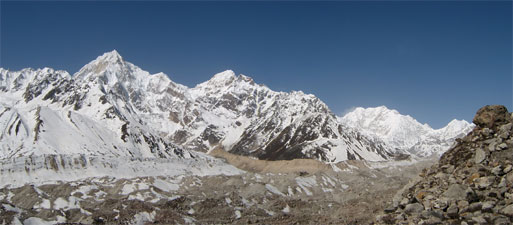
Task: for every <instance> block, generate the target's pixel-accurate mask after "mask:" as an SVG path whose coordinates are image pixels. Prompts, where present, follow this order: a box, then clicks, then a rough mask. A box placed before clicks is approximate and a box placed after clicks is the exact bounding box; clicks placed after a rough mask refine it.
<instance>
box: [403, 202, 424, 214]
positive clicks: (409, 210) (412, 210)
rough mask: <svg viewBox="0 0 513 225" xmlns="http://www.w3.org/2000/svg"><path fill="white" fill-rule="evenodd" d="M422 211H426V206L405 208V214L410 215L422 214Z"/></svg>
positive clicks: (409, 205) (417, 205)
mask: <svg viewBox="0 0 513 225" xmlns="http://www.w3.org/2000/svg"><path fill="white" fill-rule="evenodd" d="M422 210H424V206H422V205H421V204H420V203H413V204H408V205H406V207H405V208H404V212H405V213H407V214H410V215H411V214H413V213H421V212H422Z"/></svg>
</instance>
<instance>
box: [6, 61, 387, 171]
mask: <svg viewBox="0 0 513 225" xmlns="http://www.w3.org/2000/svg"><path fill="white" fill-rule="evenodd" d="M0 76H1V81H0V90H1V96H0V98H1V102H2V105H1V106H0V107H2V108H1V111H2V113H1V114H0V121H1V123H0V125H1V126H2V131H3V133H2V136H1V137H0V138H1V139H2V151H1V152H0V157H1V158H11V157H15V156H23V155H31V154H36V155H37V154H91V155H114V156H128V157H142V158H145V157H164V158H169V157H175V156H178V157H182V156H183V157H189V156H192V155H193V154H192V153H190V152H189V151H187V150H195V151H201V152H206V151H209V150H210V149H212V148H213V147H215V146H217V145H222V146H223V147H224V148H225V149H227V150H228V151H230V152H232V153H235V154H240V155H247V156H253V157H258V158H260V159H269V160H277V159H293V158H314V159H318V160H322V161H329V162H338V161H343V160H347V159H362V160H373V161H376V160H386V159H390V158H391V157H392V153H391V152H390V151H389V150H388V149H387V148H386V147H385V146H384V145H382V143H380V142H378V141H370V140H368V139H367V138H366V137H364V136H362V135H360V134H359V133H358V132H356V131H354V130H352V129H349V128H346V127H343V126H341V125H340V124H339V122H338V121H337V118H336V117H335V116H334V115H333V113H331V111H330V110H329V108H328V107H327V106H326V105H325V104H324V103H323V102H322V101H320V100H319V99H318V98H316V97H315V96H313V95H308V94H304V93H302V92H291V93H285V92H275V91H272V90H270V89H269V88H267V87H266V86H264V85H259V84H256V83H255V82H254V81H253V79H251V78H250V77H247V76H244V75H239V76H236V75H235V74H234V73H233V72H232V71H225V72H222V73H219V74H216V75H215V76H214V77H212V78H211V79H210V80H208V81H206V82H204V83H201V84H199V85H197V86H196V87H193V88H188V87H186V86H183V85H180V84H177V83H174V82H173V81H171V80H170V79H169V78H168V76H167V75H165V74H162V73H158V74H149V73H148V72H146V71H144V70H142V69H140V68H139V67H137V66H135V65H133V64H131V63H129V62H126V61H125V60H124V59H123V58H122V57H121V56H120V55H119V54H118V53H117V52H116V51H112V52H108V53H105V54H104V55H102V56H99V57H98V58H97V59H95V60H93V61H92V62H90V63H89V64H87V65H85V66H84V67H83V68H82V69H80V71H78V72H77V73H76V74H74V75H73V76H70V75H69V74H68V73H67V72H65V71H55V70H53V69H49V68H44V69H38V70H33V69H24V70H21V71H8V70H5V69H0Z"/></svg>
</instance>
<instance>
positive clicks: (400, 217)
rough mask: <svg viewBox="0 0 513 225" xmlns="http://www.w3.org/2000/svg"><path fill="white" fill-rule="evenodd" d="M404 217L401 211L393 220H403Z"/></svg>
mask: <svg viewBox="0 0 513 225" xmlns="http://www.w3.org/2000/svg"><path fill="white" fill-rule="evenodd" d="M405 218H406V217H405V216H404V214H403V213H401V214H399V215H397V216H396V217H395V220H398V221H402V220H404V219H405Z"/></svg>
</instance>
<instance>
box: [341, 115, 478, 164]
mask: <svg viewBox="0 0 513 225" xmlns="http://www.w3.org/2000/svg"><path fill="white" fill-rule="evenodd" d="M338 120H339V121H340V122H341V123H342V124H344V125H346V126H348V127H351V128H353V129H356V130H358V131H360V132H361V133H362V134H364V135H366V136H367V137H368V138H370V139H374V140H380V141H383V142H384V143H386V144H387V145H388V146H390V147H391V148H392V149H399V150H401V151H403V152H409V153H411V154H414V155H416V156H419V157H427V156H430V155H433V154H438V155H441V154H442V153H443V152H445V151H446V150H447V149H448V148H449V147H450V146H451V145H452V143H453V142H454V141H455V139H456V138H458V137H462V136H464V135H466V134H467V133H468V132H470V130H471V129H472V128H473V127H474V125H473V124H470V123H468V122H466V121H464V120H452V121H451V122H450V123H449V124H447V126H445V127H443V128H440V129H437V130H435V129H433V128H431V127H430V126H429V125H427V124H421V123H419V122H418V121H417V120H415V119H414V118H412V117H411V116H409V115H406V116H405V115H401V114H399V112H398V111H397V110H393V109H388V108H387V107H385V106H380V107H376V108H361V107H358V108H355V109H354V110H353V111H352V112H349V113H347V114H346V115H344V116H343V117H339V118H338Z"/></svg>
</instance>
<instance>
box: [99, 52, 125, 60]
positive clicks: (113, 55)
mask: <svg viewBox="0 0 513 225" xmlns="http://www.w3.org/2000/svg"><path fill="white" fill-rule="evenodd" d="M96 60H98V61H109V62H122V61H123V57H121V55H120V54H119V53H118V51H116V50H115V49H114V50H112V51H110V52H105V53H103V55H101V56H98V58H96Z"/></svg>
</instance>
